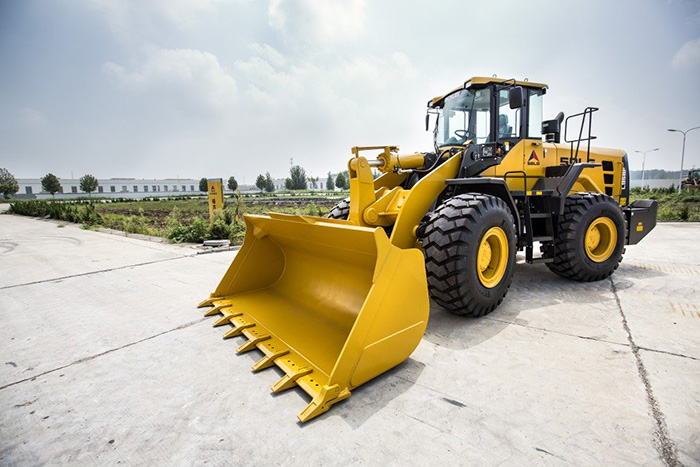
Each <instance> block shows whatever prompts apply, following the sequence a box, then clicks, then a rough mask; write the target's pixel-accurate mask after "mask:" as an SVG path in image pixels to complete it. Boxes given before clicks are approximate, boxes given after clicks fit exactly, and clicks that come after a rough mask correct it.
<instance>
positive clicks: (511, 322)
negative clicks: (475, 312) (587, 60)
mask: <svg viewBox="0 0 700 467" xmlns="http://www.w3.org/2000/svg"><path fill="white" fill-rule="evenodd" d="M483 319H487V320H489V321H497V322H499V323H505V324H513V325H515V326H522V327H524V328H529V329H537V330H538V331H544V332H551V333H552V334H560V335H562V336H569V337H577V338H579V339H585V340H589V341H596V342H605V343H606V344H613V345H621V346H623V347H629V344H625V343H622V342H615V341H609V340H607V339H600V338H598V337H592V336H580V335H578V334H572V333H570V332H562V331H554V330H552V329H547V328H541V327H539V326H530V325H529V324H522V323H517V322H515V321H508V320H505V319H498V318H491V317H488V316H486V317H483ZM649 350H651V349H649Z"/></svg>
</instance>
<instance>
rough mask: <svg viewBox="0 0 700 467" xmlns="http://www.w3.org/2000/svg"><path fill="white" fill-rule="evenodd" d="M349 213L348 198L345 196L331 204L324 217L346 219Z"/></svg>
mask: <svg viewBox="0 0 700 467" xmlns="http://www.w3.org/2000/svg"><path fill="white" fill-rule="evenodd" d="M349 215H350V198H345V199H343V200H341V201H340V202H339V203H338V204H336V205H335V206H333V209H331V212H329V213H328V215H327V216H326V217H328V218H329V219H341V220H348V216H349Z"/></svg>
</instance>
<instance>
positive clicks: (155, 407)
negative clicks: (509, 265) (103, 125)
mask: <svg viewBox="0 0 700 467" xmlns="http://www.w3.org/2000/svg"><path fill="white" fill-rule="evenodd" d="M698 238H700V225H698V224H662V225H660V226H658V227H657V229H656V230H655V231H654V232H652V233H651V234H650V235H649V236H648V237H647V238H646V239H645V240H644V241H643V243H642V244H640V245H637V246H633V247H628V249H627V253H626V255H625V259H624V260H623V263H622V265H621V266H620V269H619V270H618V272H617V273H616V274H615V275H614V276H613V278H612V280H606V281H602V282H597V283H587V284H578V283H573V282H569V281H565V280H563V279H560V278H558V277H557V276H555V275H553V274H552V273H550V272H549V271H548V270H547V269H546V267H544V266H542V265H536V266H531V265H525V264H520V265H518V267H517V270H516V273H515V278H514V282H513V286H512V287H511V290H510V292H509V294H508V296H507V297H506V300H505V301H504V303H503V305H502V306H501V307H500V308H498V309H497V310H496V311H495V312H494V313H492V314H491V315H489V316H488V317H486V318H481V319H465V318H463V317H458V316H454V315H451V314H450V313H448V312H445V311H444V310H441V309H440V308H439V307H437V306H434V307H433V309H432V310H431V320H430V323H429V324H428V331H427V333H426V335H425V337H424V339H423V341H422V342H421V344H420V345H419V347H418V349H417V350H416V351H415V352H414V354H413V355H412V356H411V358H410V359H409V360H407V361H406V362H404V363H403V364H402V365H400V366H399V367H397V368H395V369H393V370H391V371H390V372H388V373H387V374H385V375H383V376H380V377H379V378H377V379H375V380H374V381H372V382H370V383H368V384H366V385H364V386H362V387H361V388H358V389H357V390H355V391H354V392H353V395H352V396H351V397H350V398H349V399H348V400H347V401H345V402H342V403H339V404H337V405H336V406H334V407H333V408H332V409H331V410H330V411H329V412H328V413H327V414H325V415H324V416H321V417H319V418H317V419H314V420H313V421H312V422H310V423H307V424H306V425H303V426H302V425H299V424H297V423H296V415H297V414H298V413H299V412H300V411H301V410H302V409H303V408H304V406H305V405H306V404H307V403H308V398H307V396H306V395H305V394H304V393H303V392H302V391H301V390H298V391H295V390H290V391H287V392H285V393H282V394H280V395H276V396H271V395H270V392H269V388H270V386H271V385H272V384H273V383H274V382H276V381H277V380H278V379H279V378H280V376H281V372H280V371H279V370H277V369H269V370H265V371H263V372H261V373H259V374H252V373H251V371H250V366H251V364H252V363H253V362H254V361H256V360H257V359H258V358H259V357H260V355H259V354H258V355H254V354H255V353H256V352H257V351H254V352H251V353H249V354H244V355H242V356H236V354H235V349H236V347H237V346H238V345H239V344H240V343H241V342H242V339H241V340H240V341H239V340H238V339H237V338H234V339H232V340H233V341H234V342H228V341H226V342H224V341H222V340H221V339H220V338H221V335H222V334H223V331H222V329H221V328H212V327H211V323H212V322H213V320H214V319H215V318H213V319H209V318H207V319H204V318H202V313H201V311H198V310H196V308H195V307H196V304H197V303H198V302H199V301H200V300H201V299H203V298H205V297H206V296H207V295H208V293H209V292H210V291H211V290H213V288H214V287H215V285H216V284H217V282H218V280H219V279H220V278H221V276H222V275H223V273H224V271H225V270H226V268H227V267H228V265H229V264H230V262H231V260H232V258H233V256H234V254H235V252H224V253H216V254H207V255H197V254H196V250H194V249H192V248H190V247H186V246H178V245H168V244H158V243H151V242H146V241H141V240H135V239H131V238H126V237H120V236H115V235H106V234H102V233H97V232H91V231H85V230H82V229H80V227H78V226H75V225H66V226H64V227H59V224H57V223H54V222H48V221H40V220H34V219H28V218H22V217H18V216H11V215H0V265H1V266H0V320H1V322H2V345H1V346H0V413H1V415H0V464H2V465H28V464H31V465H34V464H47V463H49V464H65V463H88V464H109V465H115V464H129V465H153V464H188V465H189V464H205V463H207V464H214V465H226V464H241V463H246V464H285V465H287V464H292V465H309V464H370V465H380V464H381V465H405V464H424V463H427V462H431V463H439V464H447V463H454V464H477V463H478V464H484V465H493V464H508V465H522V464H524V463H528V464H531V463H535V462H537V463H542V464H551V465H561V464H571V463H575V464H586V465H600V464H608V465H609V464H615V465H631V464H645V465H663V464H667V465H668V464H673V463H674V462H682V463H684V464H686V465H700V423H699V422H698V421H699V420H700V340H699V339H698V336H699V335H700V298H698V297H699V295H698V293H699V290H698V289H699V288H700V287H699V284H700V244H698Z"/></svg>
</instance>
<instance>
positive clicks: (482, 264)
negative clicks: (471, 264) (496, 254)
mask: <svg viewBox="0 0 700 467" xmlns="http://www.w3.org/2000/svg"><path fill="white" fill-rule="evenodd" d="M490 262H491V245H489V243H488V242H481V246H480V247H479V270H480V271H482V272H483V271H485V270H486V268H488V267H489V263H490Z"/></svg>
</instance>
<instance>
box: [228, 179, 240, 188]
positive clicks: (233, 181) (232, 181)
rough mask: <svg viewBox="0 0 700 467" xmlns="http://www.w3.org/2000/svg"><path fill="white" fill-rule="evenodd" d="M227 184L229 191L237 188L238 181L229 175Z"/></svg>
mask: <svg viewBox="0 0 700 467" xmlns="http://www.w3.org/2000/svg"><path fill="white" fill-rule="evenodd" d="M227 185H228V189H229V190H231V191H236V189H237V188H238V182H237V181H236V178H235V177H229V178H228V183H227Z"/></svg>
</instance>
